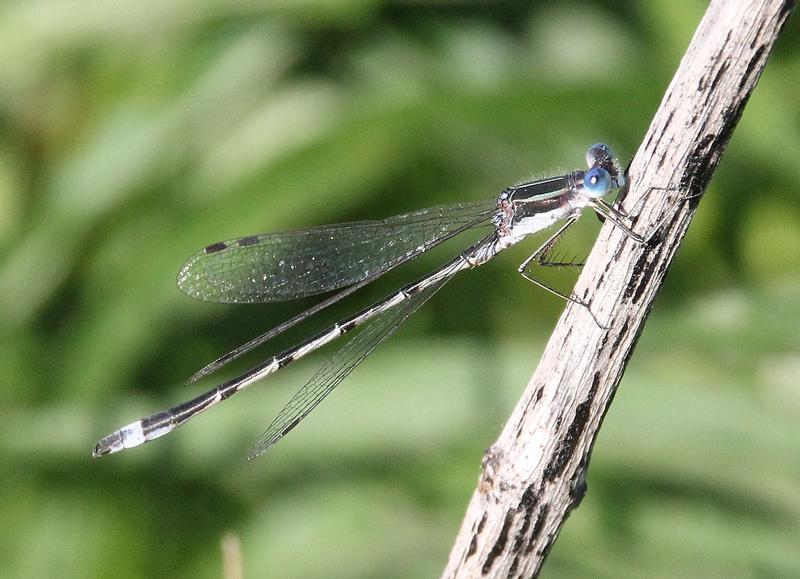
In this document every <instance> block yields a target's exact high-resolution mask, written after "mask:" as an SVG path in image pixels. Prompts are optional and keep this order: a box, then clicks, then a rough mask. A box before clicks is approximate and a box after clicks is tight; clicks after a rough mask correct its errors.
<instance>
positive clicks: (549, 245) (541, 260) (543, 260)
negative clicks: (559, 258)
mask: <svg viewBox="0 0 800 579" xmlns="http://www.w3.org/2000/svg"><path fill="white" fill-rule="evenodd" d="M580 216H581V214H580V213H576V214H574V215H572V216H571V217H570V218H568V219H567V221H566V222H565V223H564V225H562V226H561V227H559V229H558V231H556V232H555V233H554V234H553V235H551V236H550V237H549V238H548V239H547V241H545V242H544V243H543V244H542V245H541V246H540V247H539V248H538V249H537V250H536V251H534V252H533V253H532V254H530V255H529V256H528V258H527V259H526V260H525V261H523V262H522V263H521V264H520V266H519V268H517V271H519V273H520V275H522V277H524V278H525V279H526V280H528V281H529V282H531V283H533V284H536V285H537V286H539V287H540V288H542V289H544V290H547V291H548V292H550V293H551V294H553V295H554V296H558V297H560V298H561V299H563V300H565V301H567V302H570V303H573V304H577V305H579V306H583V307H584V308H586V311H587V312H589V315H590V316H592V319H593V320H594V323H595V324H597V325H598V326H599V327H600V328H603V329H606V327H605V326H604V325H603V324H601V323H600V322H599V321H598V319H597V317H596V316H595V315H594V312H592V309H591V308H590V307H589V304H587V303H586V302H584V301H582V300H579V299H578V298H576V297H573V296H571V295H566V294H563V293H561V292H560V291H558V290H557V289H555V288H552V287H550V286H549V285H547V284H546V283H544V282H541V281H539V280H538V279H536V278H535V277H533V276H532V275H531V274H530V273H528V272H527V271H526V270H527V268H528V266H529V265H530V264H531V262H532V261H534V260H535V261H536V262H537V263H538V264H539V265H541V266H543V267H566V266H575V267H579V266H581V265H583V264H578V263H564V262H554V261H548V260H547V256H548V254H549V253H550V252H551V251H552V250H553V248H554V247H555V246H556V244H557V243H558V241H559V239H560V238H561V236H562V235H564V232H566V231H567V229H569V228H570V227H571V226H572V225H573V224H574V223H575V222H576V221H577V220H578V218H579V217H580Z"/></svg>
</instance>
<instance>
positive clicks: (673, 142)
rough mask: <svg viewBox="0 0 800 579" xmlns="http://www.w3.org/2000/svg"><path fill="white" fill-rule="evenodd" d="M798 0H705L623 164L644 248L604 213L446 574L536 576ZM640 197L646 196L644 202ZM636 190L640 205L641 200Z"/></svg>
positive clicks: (491, 459)
mask: <svg viewBox="0 0 800 579" xmlns="http://www.w3.org/2000/svg"><path fill="white" fill-rule="evenodd" d="M795 3H796V1H795V0H739V1H736V2H731V1H730V0H713V1H712V2H711V4H710V6H709V8H708V10H707V12H706V14H705V16H704V17H703V20H702V21H701V23H700V25H699V27H698V29H697V31H696V32H695V35H694V38H693V40H692V42H691V45H690V46H689V48H688V50H687V52H686V54H685V56H684V57H683V60H682V61H681V64H680V67H679V68H678V71H677V72H676V74H675V77H674V78H673V80H672V82H671V84H670V85H669V88H668V89H667V92H666V95H665V96H664V99H663V101H662V103H661V106H660V107H659V109H658V112H657V113H656V115H655V117H654V119H653V121H652V123H651V125H650V129H649V130H648V132H647V135H646V137H645V139H644V141H643V143H642V145H641V146H640V147H639V151H638V152H637V154H636V156H635V157H634V159H633V161H632V162H631V165H630V169H629V173H628V175H629V181H630V183H631V189H630V191H629V193H628V195H627V197H626V199H625V204H624V207H625V209H626V210H631V209H632V208H634V207H637V205H639V206H641V212H640V213H639V214H638V216H637V222H636V226H635V228H636V230H637V231H639V232H641V233H643V232H646V231H649V230H650V229H651V228H652V227H654V226H655V225H656V224H658V223H660V222H661V220H664V221H663V223H664V224H663V226H662V227H661V228H660V231H659V234H658V235H657V236H656V237H655V238H654V239H653V240H652V241H650V242H648V243H646V244H644V245H640V244H637V243H635V242H633V241H631V240H630V239H629V238H626V237H625V236H624V235H623V234H622V233H621V232H620V231H619V230H618V229H616V228H615V227H614V226H613V224H610V223H606V225H605V226H604V227H603V229H602V231H601V234H600V237H599V239H598V242H597V244H596V246H595V248H594V249H593V251H592V254H591V255H590V256H589V259H588V261H587V263H586V266H585V268H584V271H583V273H582V275H581V277H580V279H579V280H578V283H577V285H576V287H575V290H574V291H575V294H576V295H577V296H579V297H580V298H582V299H583V300H584V301H586V302H588V303H590V304H591V307H592V311H593V312H594V313H595V315H596V316H597V317H598V318H599V319H600V320H607V322H606V325H607V326H608V328H609V329H602V328H600V327H598V325H597V324H596V323H595V322H594V321H593V320H592V317H591V316H590V315H589V313H588V312H587V311H586V310H585V309H584V308H582V307H581V306H575V305H569V306H568V307H567V308H566V309H565V311H564V314H563V315H562V316H561V319H560V320H559V323H558V325H557V326H556V329H555V331H554V333H553V336H552V337H551V339H550V341H549V343H548V345H547V348H546V349H545V352H544V354H543V356H542V360H541V362H540V364H539V367H538V369H537V370H536V373H535V374H534V375H533V377H532V378H531V381H530V384H529V385H528V388H527V390H526V391H525V393H524V395H523V397H522V399H521V400H520V402H519V404H518V405H517V407H516V409H515V410H514V412H513V414H512V415H511V417H510V418H509V420H508V423H507V424H506V426H505V428H504V430H503V432H502V433H501V435H500V437H499V438H498V440H497V442H495V444H494V445H492V447H491V449H490V450H489V451H488V452H487V454H486V456H485V457H484V461H483V469H482V473H481V476H480V480H479V483H478V488H477V490H476V491H475V493H474V495H473V497H472V500H471V502H470V505H469V508H468V511H467V513H466V516H465V518H464V521H463V523H462V526H461V530H460V532H459V535H458V537H457V539H456V542H455V545H454V546H453V550H452V552H451V554H450V560H449V562H448V565H447V568H446V569H445V571H444V576H445V577H481V576H487V577H508V576H522V577H529V576H533V575H536V574H537V573H538V571H539V569H540V568H541V565H542V562H543V561H544V559H545V557H546V556H547V553H548V551H549V550H550V548H551V547H552V546H553V543H554V542H555V540H556V538H557V536H558V533H559V531H560V529H561V527H562V525H563V524H564V521H565V519H566V517H567V515H568V514H569V512H570V511H571V510H572V509H573V508H575V507H576V506H577V505H578V504H579V503H580V501H581V499H582V498H583V495H584V494H585V492H586V483H585V477H586V469H587V466H588V462H589V457H590V453H591V450H592V445H593V444H594V441H595V438H596V436H597V433H598V429H599V428H600V425H601V423H602V421H603V417H604V416H605V413H606V411H607V410H608V407H609V405H610V403H611V400H612V399H613V397H614V393H615V391H616V388H617V385H618V383H619V381H620V379H621V377H622V374H623V372H624V370H625V366H626V364H627V362H628V359H629V358H630V356H631V354H632V352H633V348H634V346H635V344H636V341H637V338H638V336H639V335H640V333H641V332H642V329H643V327H644V323H645V320H646V319H647V316H648V314H649V312H650V309H651V308H652V305H653V301H654V300H655V297H656V294H657V293H658V290H659V288H660V287H661V284H662V283H663V280H664V277H665V275H666V273H667V270H668V269H669V266H670V263H671V262H672V259H673V257H674V255H675V253H676V252H677V250H678V247H679V246H680V243H681V240H682V239H683V237H684V235H685V233H686V229H687V227H688V226H689V222H690V221H691V218H692V215H693V214H694V211H695V209H696V207H697V204H698V202H699V200H700V196H701V195H702V193H703V192H704V190H705V188H706V185H707V184H708V182H709V180H710V179H711V176H712V174H713V172H714V169H715V168H716V166H717V164H718V162H719V159H720V156H721V155H722V153H723V151H724V150H725V147H726V145H727V144H728V141H729V139H730V136H731V134H732V132H733V130H734V128H735V127H736V124H737V122H738V120H739V118H740V116H741V114H742V111H743V110H744V107H745V104H746V103H747V100H748V97H749V96H750V94H751V92H752V90H753V88H754V87H755V85H756V83H757V81H758V78H759V76H760V75H761V71H762V70H763V68H764V66H765V64H766V60H767V56H768V55H769V53H770V51H771V49H772V46H773V44H774V42H775V40H776V39H777V37H778V35H779V34H780V31H781V29H782V27H783V25H784V23H785V22H786V19H787V18H788V16H789V13H790V12H791V11H792V9H793V8H794V5H795ZM643 197H645V198H646V199H644V200H643ZM640 201H641V204H640V203H639V202H640Z"/></svg>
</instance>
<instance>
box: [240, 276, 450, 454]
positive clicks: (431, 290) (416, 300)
mask: <svg viewBox="0 0 800 579" xmlns="http://www.w3.org/2000/svg"><path fill="white" fill-rule="evenodd" d="M456 271H457V270H456V269H455V268H454V269H453V270H452V272H450V273H449V275H445V276H444V277H443V278H442V279H441V280H439V281H438V282H436V283H434V284H431V285H430V286H429V287H427V288H425V289H423V290H421V291H420V292H419V293H416V294H414V295H412V296H411V297H409V298H408V299H406V300H405V301H403V302H401V303H400V304H398V305H397V306H395V307H394V308H391V309H389V310H387V311H385V312H383V313H381V314H379V315H378V316H376V317H375V318H373V319H372V320H370V321H369V322H367V323H365V324H364V326H363V327H362V328H361V330H359V331H358V332H357V333H356V334H354V336H353V337H352V338H351V339H350V341H349V342H347V343H346V344H345V345H344V347H342V349H341V350H339V351H338V352H337V353H336V354H335V355H334V356H333V358H331V359H330V360H329V361H328V363H327V364H325V365H324V366H323V367H322V368H320V369H319V370H318V371H317V373H316V374H314V376H313V377H312V378H311V380H309V381H308V382H307V383H306V384H305V385H304V386H303V387H302V388H300V390H298V391H297V393H296V394H295V395H294V396H293V397H292V399H291V400H290V401H289V402H288V403H287V404H286V406H284V407H283V409H282V410H281V411H280V413H279V414H278V416H276V417H275V420H273V421H272V424H270V425H269V428H267V430H266V432H264V434H263V435H262V436H261V438H260V439H259V440H258V442H257V443H256V444H255V445H254V446H253V448H252V450H251V451H250V455H249V457H248V458H249V459H251V460H252V459H254V458H256V457H258V456H260V455H262V454H264V453H265V452H267V450H268V449H269V448H270V447H271V446H272V445H273V444H275V443H276V442H278V440H280V439H281V438H283V437H284V436H286V434H288V433H289V432H290V431H291V430H292V429H293V428H294V427H295V426H297V425H298V424H299V423H300V421H301V420H303V418H305V417H306V416H308V414H309V413H310V412H311V411H312V410H313V409H314V408H316V406H317V405H318V404H319V403H320V402H322V400H323V399H324V398H325V397H326V396H327V395H328V394H330V393H331V392H332V391H333V389H334V388H336V386H338V385H339V383H340V382H341V381H342V380H344V379H345V377H347V375H348V374H350V372H352V371H353V370H354V369H355V368H356V366H358V365H359V364H360V363H361V362H362V361H363V360H364V358H366V357H367V356H368V355H369V354H370V353H371V352H372V351H373V350H374V349H375V348H376V347H377V346H378V345H379V344H380V343H381V342H383V341H384V340H385V339H386V338H388V337H389V336H391V335H392V334H393V333H394V331H395V330H396V329H397V328H398V327H400V325H401V324H402V323H403V322H404V321H405V320H406V319H407V318H408V317H409V316H410V315H412V314H413V313H414V312H415V311H417V310H418V309H419V307H420V306H421V305H422V304H424V303H425V302H426V301H428V299H429V298H430V297H431V296H432V295H433V294H435V293H436V292H437V291H438V290H439V289H441V287H442V286H443V285H444V284H445V283H447V282H448V281H449V280H450V279H452V278H453V275H455V273H456Z"/></svg>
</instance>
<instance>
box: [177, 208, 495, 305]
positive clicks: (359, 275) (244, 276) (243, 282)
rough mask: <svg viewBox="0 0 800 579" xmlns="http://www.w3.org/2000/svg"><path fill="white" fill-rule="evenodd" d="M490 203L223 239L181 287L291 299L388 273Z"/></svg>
mask: <svg viewBox="0 0 800 579" xmlns="http://www.w3.org/2000/svg"><path fill="white" fill-rule="evenodd" d="M494 208H495V203H494V202H493V201H490V202H486V201H485V202H480V203H467V204H464V203H458V204H455V205H447V206H441V207H432V208H429V209H423V210H420V211H415V212H413V213H407V214H404V215H398V216H395V217H390V218H389V219H384V220H381V221H359V222H353V223H342V224H338V225H328V226H322V227H315V228H312V229H303V230H298V231H286V232H279V233H265V234H262V235H253V236H250V237H242V238H239V239H234V240H230V241H222V242H219V243H215V244H212V245H209V246H208V247H206V248H205V249H204V250H202V251H200V252H199V253H197V254H195V255H193V256H192V257H191V258H189V260H188V261H187V262H186V263H185V264H184V266H183V267H182V268H181V270H180V272H179V274H178V287H180V288H181V290H183V291H184V292H185V293H186V294H188V295H189V296H191V297H194V298H197V299H200V300H203V301H210V302H222V303H258V302H272V301H283V300H291V299H296V298H300V297H305V296H310V295H314V294H318V293H322V292H326V291H330V290H335V289H339V288H343V287H346V286H349V285H351V284H354V283H357V282H359V281H361V280H364V279H367V278H370V277H373V276H375V275H376V274H377V273H379V272H385V271H388V270H389V269H391V268H392V267H394V266H395V265H397V264H398V263H401V262H402V261H403V260H404V257H406V256H407V255H409V254H411V253H414V251H415V250H416V249H417V248H418V247H419V246H421V245H426V244H430V243H431V242H432V241H435V240H437V239H439V238H442V237H447V236H448V234H450V233H451V232H452V231H454V230H457V229H459V228H463V227H464V226H465V225H467V224H470V223H473V222H475V223H476V224H479V223H478V222H480V221H484V220H481V217H482V216H483V217H485V220H488V219H489V218H490V217H491V214H492V212H493V210H494Z"/></svg>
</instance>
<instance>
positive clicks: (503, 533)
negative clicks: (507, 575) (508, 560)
mask: <svg viewBox="0 0 800 579" xmlns="http://www.w3.org/2000/svg"><path fill="white" fill-rule="evenodd" d="M513 521H514V513H512V512H510V511H509V512H507V513H506V518H505V520H504V521H503V526H502V528H501V529H500V534H499V535H498V536H497V541H495V543H494V546H492V550H491V551H489V555H488V556H487V557H486V562H485V563H484V564H483V567H482V568H481V574H482V575H486V574H488V573H489V571H491V570H492V565H494V562H495V559H497V558H498V557H499V556H500V554H501V553H502V552H503V551H504V550H505V548H506V543H507V542H508V532H509V530H510V529H511V523H512V522H513Z"/></svg>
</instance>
